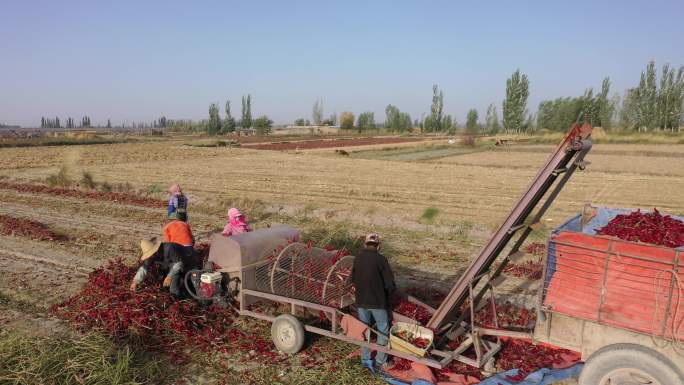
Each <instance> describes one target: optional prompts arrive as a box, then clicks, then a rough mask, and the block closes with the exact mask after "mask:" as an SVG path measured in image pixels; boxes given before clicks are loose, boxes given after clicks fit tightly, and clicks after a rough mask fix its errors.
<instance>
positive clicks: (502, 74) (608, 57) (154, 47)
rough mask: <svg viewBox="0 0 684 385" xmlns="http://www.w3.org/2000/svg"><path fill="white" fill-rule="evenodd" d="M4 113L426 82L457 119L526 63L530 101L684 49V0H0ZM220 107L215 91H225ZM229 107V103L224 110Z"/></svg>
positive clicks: (280, 99)
mask: <svg viewBox="0 0 684 385" xmlns="http://www.w3.org/2000/svg"><path fill="white" fill-rule="evenodd" d="M0 55H1V56H0V122H5V123H11V124H22V125H31V124H36V123H39V122H40V116H41V115H49V116H54V115H59V116H60V117H61V118H62V119H65V118H66V117H67V116H72V117H74V118H77V119H79V118H80V116H82V115H84V114H88V115H90V116H91V118H92V121H93V123H94V124H97V123H101V122H105V121H106V120H107V118H111V119H112V121H113V123H116V124H118V123H119V122H120V121H122V120H127V121H129V122H130V121H131V120H136V121H139V120H146V121H151V120H152V119H154V118H156V117H158V116H161V115H162V114H163V115H166V116H167V117H169V118H192V119H201V118H204V117H205V116H206V115H207V108H208V105H209V103H211V102H219V103H220V104H221V105H222V106H223V104H224V103H225V100H226V99H230V100H232V101H233V105H234V107H235V108H234V113H235V114H239V104H240V97H241V95H242V94H246V93H251V94H252V96H253V113H254V114H255V115H260V114H267V115H269V116H270V117H271V118H272V119H273V120H275V121H276V123H285V122H290V121H292V120H293V119H295V118H297V117H307V118H310V116H311V106H312V104H313V102H314V100H315V99H316V98H319V97H320V98H323V100H324V107H325V111H324V113H325V115H326V116H327V115H329V114H330V113H332V112H338V114H339V113H340V112H341V111H344V110H351V111H354V112H355V113H357V114H358V113H359V112H361V111H363V110H371V111H375V113H376V120H379V121H381V120H384V108H385V106H386V105H387V104H388V103H392V104H395V105H397V106H398V107H399V108H400V109H402V110H406V111H408V112H409V113H411V116H412V117H414V118H419V117H420V116H421V114H422V113H423V112H426V111H428V110H429V104H430V98H431V87H432V84H433V83H438V84H439V85H440V87H441V88H443V89H444V93H445V110H446V111H447V112H448V113H452V114H454V115H455V116H456V118H457V120H458V121H459V122H460V123H463V121H464V120H465V113H466V111H467V110H468V109H469V108H473V107H475V108H477V109H479V110H480V113H481V114H484V110H485V109H486V107H487V105H488V104H489V103H491V102H495V103H497V104H498V105H499V112H500V110H501V107H500V103H501V100H502V99H503V97H504V91H505V81H506V78H507V77H508V76H509V75H510V74H511V73H512V72H513V71H515V69H516V68H520V69H521V70H522V71H523V72H525V73H527V74H528V76H529V78H530V83H531V84H530V91H531V95H530V100H529V103H528V107H529V108H530V110H531V111H534V110H536V107H537V105H538V103H539V101H540V100H542V99H547V98H555V97H558V96H574V95H579V94H581V93H582V92H583V90H584V89H585V88H586V87H590V86H593V87H594V88H598V87H600V83H601V80H602V78H603V77H604V76H606V75H609V76H610V77H611V79H612V81H613V91H614V92H619V93H620V94H622V93H623V91H624V90H625V89H626V88H627V87H630V86H632V85H634V84H635V83H636V82H637V81H638V77H639V73H640V71H641V70H642V68H643V67H645V65H646V63H647V62H648V61H649V60H655V61H656V63H657V64H658V65H661V64H663V63H666V62H669V63H671V64H673V65H676V66H679V65H681V64H684V1H681V0H676V1H675V0H672V1H627V0H622V1H578V0H573V1H553V0H546V1H521V0H519V1H512V0H511V1H500V2H494V1H455V0H453V1H411V2H409V1H349V0H345V1H338V2H332V1H323V0H318V1H294V0H290V1H285V0H283V1H244V0H243V1H240V2H232V1H216V2H210V1H192V2H191V1H164V2H152V1H123V0H117V1H106V2H105V1H81V2H76V1H54V0H52V1H30V0H17V1H10V0H0ZM222 110H223V107H222ZM221 113H223V111H222V112H221Z"/></svg>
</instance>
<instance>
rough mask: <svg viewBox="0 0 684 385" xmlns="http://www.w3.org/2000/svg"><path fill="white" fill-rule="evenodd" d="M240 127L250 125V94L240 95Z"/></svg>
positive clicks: (248, 126)
mask: <svg viewBox="0 0 684 385" xmlns="http://www.w3.org/2000/svg"><path fill="white" fill-rule="evenodd" d="M240 127H241V128H250V127H252V95H249V94H247V96H246V97H245V96H243V97H242V117H241V119H240Z"/></svg>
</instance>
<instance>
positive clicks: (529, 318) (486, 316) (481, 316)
mask: <svg viewBox="0 0 684 385" xmlns="http://www.w3.org/2000/svg"><path fill="white" fill-rule="evenodd" d="M496 320H497V322H498V324H499V328H522V329H531V328H532V327H534V324H535V322H537V315H536V314H535V312H534V311H533V310H529V309H526V308H524V307H520V306H516V305H513V304H512V303H510V302H505V303H499V304H496ZM475 323H476V324H478V325H481V326H484V327H487V328H494V326H495V325H494V312H493V311H492V306H491V305H489V304H487V305H485V306H484V307H483V308H482V309H481V310H480V311H479V312H477V313H475Z"/></svg>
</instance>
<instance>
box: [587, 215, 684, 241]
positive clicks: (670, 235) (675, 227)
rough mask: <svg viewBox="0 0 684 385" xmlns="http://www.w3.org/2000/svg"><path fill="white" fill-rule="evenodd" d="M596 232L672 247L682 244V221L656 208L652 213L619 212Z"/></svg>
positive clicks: (683, 226) (683, 229) (683, 225)
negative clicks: (661, 212)
mask: <svg viewBox="0 0 684 385" xmlns="http://www.w3.org/2000/svg"><path fill="white" fill-rule="evenodd" d="M596 233H597V234H601V235H612V236H616V237H618V238H620V239H624V240H626V241H631V242H643V243H650V244H653V245H660V246H666V247H672V248H678V247H681V246H684V222H682V221H680V220H677V219H675V218H672V217H671V216H669V215H662V214H660V211H658V209H653V212H652V213H642V212H641V210H637V211H633V212H631V213H629V214H620V215H618V216H616V217H615V218H613V219H612V220H611V221H610V222H608V224H607V225H606V226H604V227H602V228H600V229H598V230H596Z"/></svg>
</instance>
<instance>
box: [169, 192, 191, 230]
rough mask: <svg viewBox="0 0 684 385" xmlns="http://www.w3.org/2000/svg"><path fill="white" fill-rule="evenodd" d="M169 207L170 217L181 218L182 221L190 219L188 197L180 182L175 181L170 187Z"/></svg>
mask: <svg viewBox="0 0 684 385" xmlns="http://www.w3.org/2000/svg"><path fill="white" fill-rule="evenodd" d="M169 194H170V195H171V197H170V198H169V207H168V209H167V215H168V217H169V218H176V219H180V220H181V221H187V220H188V198H187V197H186V196H185V194H183V190H181V187H180V185H179V184H178V183H174V184H172V185H171V187H169Z"/></svg>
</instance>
